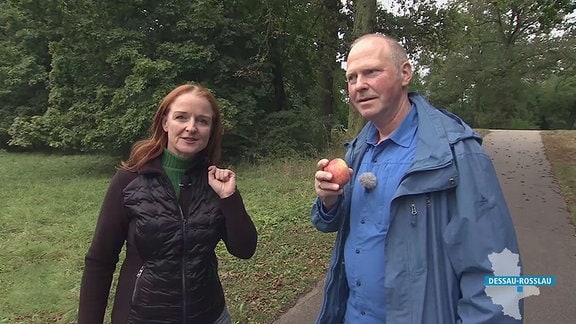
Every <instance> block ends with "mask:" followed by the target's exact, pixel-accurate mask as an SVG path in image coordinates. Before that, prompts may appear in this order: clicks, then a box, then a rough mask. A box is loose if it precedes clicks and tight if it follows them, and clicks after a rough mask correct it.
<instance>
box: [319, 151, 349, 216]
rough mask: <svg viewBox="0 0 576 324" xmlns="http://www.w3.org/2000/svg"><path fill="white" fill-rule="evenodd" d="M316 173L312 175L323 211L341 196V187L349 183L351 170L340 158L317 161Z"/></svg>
mask: <svg viewBox="0 0 576 324" xmlns="http://www.w3.org/2000/svg"><path fill="white" fill-rule="evenodd" d="M317 165H318V171H316V173H315V175H314V188H315V189H316V195H318V197H319V198H320V200H321V201H322V204H323V205H324V208H325V209H330V208H332V207H333V206H334V204H336V202H337V201H338V196H339V195H341V194H342V187H343V186H344V185H345V184H346V183H348V181H350V175H351V174H352V169H350V168H349V167H348V165H347V164H346V162H345V161H344V160H342V159H340V158H336V159H332V160H328V159H322V160H320V161H318V164H317Z"/></svg>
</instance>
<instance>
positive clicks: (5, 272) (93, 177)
mask: <svg viewBox="0 0 576 324" xmlns="http://www.w3.org/2000/svg"><path fill="white" fill-rule="evenodd" d="M483 133H485V132H483ZM542 138H543V142H544V144H545V147H546V155H547V156H548V157H549V159H550V161H551V164H552V168H553V171H554V174H555V176H556V178H557V179H558V181H559V183H560V185H561V188H562V191H563V193H564V195H565V197H566V201H567V203H568V204H569V206H570V208H571V214H572V216H573V217H574V219H575V221H576V164H575V163H574V157H575V156H576V132H575V131H550V132H542ZM332 155H338V154H337V153H333V154H332ZM117 162H118V161H117V159H115V158H111V157H106V156H86V155H84V156H79V155H67V156H55V155H43V154H24V153H6V152H0V175H1V179H2V181H0V192H1V193H2V196H1V197H2V199H1V201H2V203H1V204H0V222H1V224H2V226H0V260H2V263H0V323H11V324H12V323H42V324H44V323H75V320H76V308H77V303H78V291H79V283H80V276H81V274H82V267H83V262H84V260H83V258H84V254H85V253H86V250H87V248H88V245H89V244H90V240H91V236H92V232H93V230H94V226H95V223H96V217H97V214H98V210H99V208H100V203H101V202H102V198H103V196H104V192H105V190H106V188H107V186H108V182H109V180H110V177H111V176H112V175H113V173H114V172H115V165H116V163H117ZM315 164H316V159H285V160H276V161H273V162H269V163H265V164H262V165H260V166H258V167H253V166H235V167H233V168H234V170H235V171H236V172H237V175H238V187H239V190H240V191H241V193H242V195H243V197H244V200H245V203H246V206H247V209H248V211H249V213H250V214H251V216H252V218H253V219H254V221H255V223H256V226H257V228H258V232H259V245H258V250H257V252H256V255H255V256H254V257H253V258H252V259H250V260H238V259H234V258H232V257H231V256H230V255H229V254H228V253H227V252H226V251H225V249H224V248H223V246H222V245H220V246H219V247H218V255H219V257H220V275H221V277H222V282H223V285H224V288H225V291H226V294H227V296H226V297H227V301H228V304H229V307H230V311H231V313H232V317H233V318H234V321H235V323H271V322H272V321H273V320H274V319H275V318H276V317H277V316H279V315H280V314H281V313H282V312H283V311H284V310H286V309H288V308H289V307H291V306H292V305H293V303H294V302H295V301H296V299H297V298H298V296H300V295H301V294H303V293H305V292H306V291H307V290H309V289H310V288H311V287H312V286H313V285H314V284H315V283H316V282H317V280H319V279H320V278H321V277H322V276H323V274H324V272H325V271H326V266H327V264H328V259H329V254H330V250H331V248H332V243H333V240H334V235H333V234H322V233H319V232H317V231H316V230H315V229H314V228H313V227H312V226H311V224H310V221H309V207H310V204H311V203H312V201H313V199H314V190H313V187H312V175H313V173H314V171H315Z"/></svg>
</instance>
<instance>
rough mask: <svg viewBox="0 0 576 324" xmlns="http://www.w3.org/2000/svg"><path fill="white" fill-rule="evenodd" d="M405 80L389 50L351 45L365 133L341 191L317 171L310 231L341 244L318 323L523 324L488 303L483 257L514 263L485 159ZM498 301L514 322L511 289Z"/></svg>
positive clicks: (379, 44) (509, 232)
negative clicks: (507, 305) (501, 256)
mask: <svg viewBox="0 0 576 324" xmlns="http://www.w3.org/2000/svg"><path fill="white" fill-rule="evenodd" d="M411 77H412V67H411V65H410V63H409V62H408V59H407V55H406V52H405V50H404V49H403V48H402V46H401V45H400V44H399V43H398V42H396V41H394V40H392V39H391V38H388V37H385V36H383V35H379V34H369V35H364V36H362V37H360V38H359V39H357V40H356V41H355V42H354V43H353V44H352V48H351V49H350V52H349V54H348V59H347V71H346V79H347V82H348V92H349V96H350V102H351V103H352V105H353V106H354V108H355V109H356V110H358V112H359V113H360V114H361V115H362V117H364V118H365V119H367V120H368V123H367V124H366V125H365V127H364V128H363V129H362V131H361V132H360V134H359V135H358V136H357V137H356V138H355V139H354V140H352V141H351V142H350V143H348V144H347V152H346V156H345V160H346V162H347V163H348V165H349V166H350V167H351V170H350V172H351V178H350V181H349V182H348V183H347V184H345V185H343V186H342V187H340V186H339V185H338V184H336V183H334V182H331V179H332V177H333V175H332V174H331V173H329V172H325V171H322V170H323V168H324V167H325V166H326V165H327V164H328V160H327V159H322V160H320V161H319V162H318V171H317V172H316V174H315V190H316V194H317V195H318V197H317V199H316V201H315V203H314V205H313V207H312V211H311V218H312V223H313V224H314V226H315V227H316V228H317V229H318V230H320V231H322V232H334V231H338V235H337V238H336V242H335V245H334V251H333V254H332V259H331V263H330V267H329V270H328V273H327V277H326V287H325V294H324V302H323V306H322V310H321V313H320V315H319V317H318V320H317V323H321V324H324V323H325V324H334V323H346V324H364V323H366V324H368V323H370V324H372V323H388V324H390V323H392V324H409V323H414V324H416V323H418V324H420V323H432V324H436V323H437V324H448V323H475V324H478V323H497V324H505V323H521V320H519V319H517V318H518V317H517V316H516V317H514V316H510V315H507V314H505V312H504V311H503V306H501V305H498V304H495V303H494V302H493V300H492V298H491V297H490V296H488V295H487V294H486V292H485V288H486V287H485V285H484V278H485V276H492V275H494V270H493V269H494V266H495V265H494V264H492V262H491V259H490V258H489V255H491V254H492V255H495V254H498V253H502V252H504V250H505V249H507V250H508V251H506V253H508V252H510V253H514V255H519V251H518V244H517V241H516V235H515V232H514V228H513V224H512V220H511V217H510V214H509V211H508V208H507V206H506V202H505V201H504V197H503V194H502V191H501V188H500V185H499V183H498V180H497V177H496V173H495V170H494V168H493V165H492V162H491V160H490V157H489V156H488V155H487V154H486V153H485V152H484V150H483V149H482V147H481V137H480V136H479V135H478V134H477V133H476V132H474V131H473V130H472V129H471V128H470V127H469V126H468V125H466V124H465V123H464V122H463V121H462V120H461V119H460V118H458V117H457V116H455V115H453V114H451V113H449V112H447V111H443V110H438V109H436V108H434V107H432V106H431V105H430V104H429V103H428V102H427V101H426V100H425V99H424V98H423V97H421V96H420V95H418V94H415V93H408V85H409V83H410V79H411ZM493 259H494V258H493ZM514 260H518V259H517V258H516V259H514ZM519 263H520V262H518V261H514V264H512V265H507V266H509V267H510V266H512V267H516V268H517V269H520V264H519ZM496 266H498V268H499V269H502V268H503V266H505V265H504V264H497V265H496ZM499 289H500V290H499V291H498V294H500V295H499V298H498V301H500V300H503V299H504V300H507V301H509V302H511V303H516V304H515V305H513V306H515V307H517V308H518V309H519V312H520V314H521V313H522V308H523V307H522V305H521V303H520V305H519V303H518V300H519V298H518V293H517V292H516V287H501V288H500V287H499ZM520 316H521V315H520Z"/></svg>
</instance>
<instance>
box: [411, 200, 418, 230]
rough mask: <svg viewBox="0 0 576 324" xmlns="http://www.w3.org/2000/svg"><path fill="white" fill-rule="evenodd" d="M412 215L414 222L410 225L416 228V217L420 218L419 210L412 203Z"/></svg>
mask: <svg viewBox="0 0 576 324" xmlns="http://www.w3.org/2000/svg"><path fill="white" fill-rule="evenodd" d="M410 214H411V215H412V220H411V221H410V225H412V227H415V226H416V216H418V210H416V205H415V204H414V203H412V204H411V205H410Z"/></svg>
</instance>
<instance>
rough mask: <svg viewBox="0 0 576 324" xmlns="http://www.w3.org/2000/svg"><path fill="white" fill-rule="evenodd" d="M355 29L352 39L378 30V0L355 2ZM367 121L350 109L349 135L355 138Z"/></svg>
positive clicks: (356, 0) (359, 0) (358, 0)
mask: <svg viewBox="0 0 576 324" xmlns="http://www.w3.org/2000/svg"><path fill="white" fill-rule="evenodd" d="M353 4H354V6H353V12H354V27H353V29H352V39H355V38H357V37H359V36H362V35H364V34H368V33H372V32H374V31H375V29H376V0H355V1H354V2H353ZM365 123H366V121H365V120H364V119H363V118H362V116H361V115H360V114H359V113H358V112H357V111H356V109H354V108H352V107H350V112H349V114H348V134H349V135H350V136H355V135H356V134H358V133H359V132H360V130H361V129H362V127H363V126H364V124H365Z"/></svg>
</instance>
